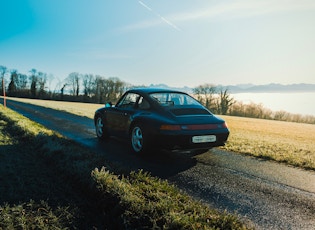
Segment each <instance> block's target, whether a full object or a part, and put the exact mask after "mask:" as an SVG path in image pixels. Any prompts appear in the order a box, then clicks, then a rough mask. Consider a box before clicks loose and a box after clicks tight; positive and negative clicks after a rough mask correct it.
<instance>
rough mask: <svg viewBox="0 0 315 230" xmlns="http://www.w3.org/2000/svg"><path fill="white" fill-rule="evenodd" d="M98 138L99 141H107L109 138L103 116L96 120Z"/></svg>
mask: <svg viewBox="0 0 315 230" xmlns="http://www.w3.org/2000/svg"><path fill="white" fill-rule="evenodd" d="M95 131H96V136H97V138H98V139H99V140H106V139H108V138H109V135H108V132H107V131H106V128H105V126H104V122H103V119H102V117H101V116H98V117H97V118H96V120H95Z"/></svg>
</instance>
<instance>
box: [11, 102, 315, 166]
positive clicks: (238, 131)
mask: <svg viewBox="0 0 315 230" xmlns="http://www.w3.org/2000/svg"><path fill="white" fill-rule="evenodd" d="M11 99H14V100H17V101H23V102H26V103H33V104H37V105H41V106H45V107H50V108H54V109H58V110H64V111H67V112H70V113H74V114H77V115H80V116H86V117H90V118H93V115H94V111H95V110H96V109H98V108H100V107H102V106H103V105H102V104H87V103H75V102H55V101H43V100H31V99H20V98H11ZM221 117H222V118H223V119H225V120H226V121H227V123H228V126H229V128H230V131H231V134H230V137H229V141H228V143H227V145H226V146H225V147H223V148H224V149H226V150H229V151H233V152H237V153H242V154H248V155H252V156H256V157H261V158H264V159H272V160H275V161H279V162H284V163H287V164H290V165H294V166H298V167H301V168H305V169H313V170H315V125H311V124H301V123H292V122H283V121H272V120H263V119H253V118H243V117H231V116H221Z"/></svg>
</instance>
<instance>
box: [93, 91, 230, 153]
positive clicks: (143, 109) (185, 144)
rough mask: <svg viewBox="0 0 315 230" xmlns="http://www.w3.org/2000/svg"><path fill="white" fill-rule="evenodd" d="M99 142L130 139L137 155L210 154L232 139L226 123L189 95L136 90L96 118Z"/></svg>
mask: <svg viewBox="0 0 315 230" xmlns="http://www.w3.org/2000/svg"><path fill="white" fill-rule="evenodd" d="M94 124H95V130H96V135H97V137H98V139H99V140H106V139H109V138H110V137H112V136H115V137H118V138H124V139H127V140H128V142H129V143H130V146H131V149H132V151H133V152H135V153H138V154H141V153H145V152H149V151H150V150H154V149H165V150H171V151H187V150H189V151H208V150H209V149H211V148H213V147H216V146H223V145H224V144H225V143H226V141H227V139H228V136H229V129H228V127H227V124H226V122H225V121H224V120H223V119H221V118H219V117H218V116H216V115H214V114H212V113H211V112H210V111H209V110H208V109H207V108H206V107H204V106H203V105H202V104H201V103H200V102H198V101H197V100H196V99H194V98H193V97H192V96H190V95H189V94H187V93H185V92H180V91H176V90H170V89H154V88H135V89H131V90H128V91H126V92H125V93H124V94H123V96H122V97H121V98H120V99H119V100H118V102H117V104H116V105H111V104H110V103H107V104H106V105H105V106H104V107H102V108H100V109H98V110H97V111H96V112H95V115H94Z"/></svg>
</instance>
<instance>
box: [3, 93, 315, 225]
mask: <svg viewBox="0 0 315 230" xmlns="http://www.w3.org/2000/svg"><path fill="white" fill-rule="evenodd" d="M0 102H1V103H3V101H2V98H0ZM7 106H8V107H9V108H11V109H13V110H15V111H17V112H19V113H21V114H23V115H24V116H26V117H28V118H30V119H32V120H34V121H36V122H38V123H40V124H43V125H45V126H46V127H47V128H49V129H52V130H55V131H57V132H59V133H61V134H62V135H64V136H66V137H68V138H71V139H73V140H75V141H77V142H79V143H81V144H83V145H86V146H88V147H90V148H91V149H92V150H93V151H94V152H95V153H96V154H103V155H104V156H105V157H106V158H107V159H108V160H109V161H111V162H112V163H114V164H118V165H122V166H124V167H127V168H130V170H136V169H144V170H146V171H149V172H151V174H152V175H154V176H158V177H161V178H163V179H167V180H169V181H170V182H172V183H174V184H176V185H177V186H178V187H179V188H180V189H182V190H184V191H186V192H187V193H188V194H190V195H191V196H193V197H194V198H196V199H198V200H201V201H203V202H204V203H206V204H208V205H209V206H210V207H213V208H216V209H218V210H221V211H224V210H226V211H228V212H230V213H236V214H237V215H239V217H240V218H241V219H243V220H245V221H248V222H249V224H251V225H252V226H254V227H255V228H256V229H315V172H313V171H305V170H301V169H298V168H294V167H290V166H286V165H284V164H278V163H275V162H269V161H265V160H260V159H256V158H253V157H247V156H243V155H239V154H235V153H231V152H227V151H223V150H220V149H217V148H215V149H213V150H211V151H209V152H207V153H204V154H201V155H196V156H192V155H190V154H189V153H170V152H163V151H161V152H158V153H156V154H155V155H151V156H136V155H134V154H132V152H131V151H130V150H129V146H128V144H127V143H125V142H123V141H121V140H116V139H112V140H110V141H109V142H105V143H100V142H99V141H98V140H97V138H96V136H95V132H94V125H93V121H92V120H91V119H89V118H86V117H80V116H76V115H73V114H69V113H66V112H61V111H56V110H53V109H49V108H43V107H40V106H35V105H31V104H25V103H21V102H16V101H12V100H7Z"/></svg>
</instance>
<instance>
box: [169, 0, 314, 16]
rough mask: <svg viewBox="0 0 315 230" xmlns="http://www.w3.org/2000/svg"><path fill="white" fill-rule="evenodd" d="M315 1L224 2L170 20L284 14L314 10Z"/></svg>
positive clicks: (246, 0) (247, 0)
mask: <svg viewBox="0 0 315 230" xmlns="http://www.w3.org/2000/svg"><path fill="white" fill-rule="evenodd" d="M314 9H315V1H312V0H300V1H290V0H277V1H274V0H264V1H252V0H243V1H233V2H230V1H222V2H220V3H219V4H217V5H211V6H209V7H207V8H206V9H200V10H196V11H193V12H191V11H190V12H184V13H176V14H174V15H172V16H169V18H172V19H173V20H176V21H193V20H207V19H212V20H228V19H235V18H248V17H256V16H260V15H265V14H271V13H282V12H289V11H305V10H314Z"/></svg>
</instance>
